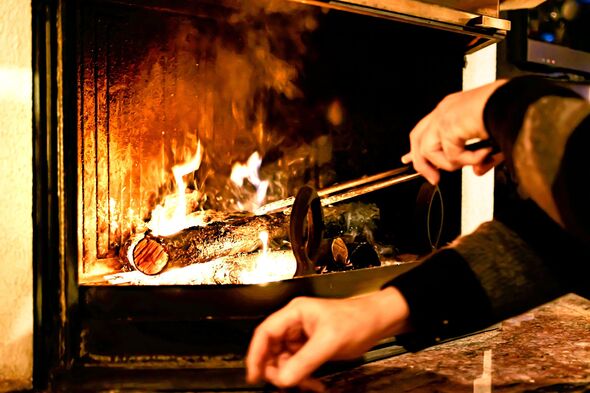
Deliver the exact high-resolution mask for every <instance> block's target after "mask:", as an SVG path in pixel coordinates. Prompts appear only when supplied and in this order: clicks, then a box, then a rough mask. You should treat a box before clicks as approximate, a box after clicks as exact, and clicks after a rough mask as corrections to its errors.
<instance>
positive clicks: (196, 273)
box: [104, 231, 297, 285]
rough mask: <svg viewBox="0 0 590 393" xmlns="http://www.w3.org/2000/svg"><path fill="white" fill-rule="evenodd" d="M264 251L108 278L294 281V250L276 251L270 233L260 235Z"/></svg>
mask: <svg viewBox="0 0 590 393" xmlns="http://www.w3.org/2000/svg"><path fill="white" fill-rule="evenodd" d="M259 236H260V241H261V244H262V250H261V251H260V252H259V253H254V254H242V255H238V256H231V257H222V258H218V259H214V260H212V261H209V262H204V263H195V264H193V265H189V266H186V267H181V268H177V269H170V270H166V271H164V272H163V273H161V274H158V275H155V276H147V275H145V274H143V273H141V272H139V271H131V272H122V273H115V274H110V275H107V276H105V277H104V278H105V280H107V282H109V283H110V284H114V285H119V284H132V285H219V284H263V283H267V282H271V281H280V280H286V279H289V278H293V277H294V276H295V271H296V269H297V262H296V260H295V256H294V255H293V253H292V252H291V251H290V250H281V251H276V250H275V251H272V250H270V248H269V245H268V240H269V239H268V238H269V235H268V232H266V231H262V232H260V235H259Z"/></svg>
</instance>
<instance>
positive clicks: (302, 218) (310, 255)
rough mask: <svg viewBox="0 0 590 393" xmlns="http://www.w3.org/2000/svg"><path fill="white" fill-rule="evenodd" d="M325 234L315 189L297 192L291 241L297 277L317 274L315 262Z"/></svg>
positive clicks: (318, 198)
mask: <svg viewBox="0 0 590 393" xmlns="http://www.w3.org/2000/svg"><path fill="white" fill-rule="evenodd" d="M323 234H324V214H323V211H322V204H321V202H320V197H319V196H318V194H317V192H316V191H315V189H314V188H313V187H310V186H303V187H301V188H300V189H299V191H298V192H297V196H296V197H295V202H294V203H293V207H292V209H291V217H290V221H289V239H290V241H291V247H292V248H293V254H294V255H295V260H296V261H297V270H296V271H295V276H305V275H309V274H313V273H315V262H316V260H317V257H318V253H319V250H320V245H321V243H322V238H323Z"/></svg>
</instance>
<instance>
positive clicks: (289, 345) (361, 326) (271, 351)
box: [246, 287, 409, 390]
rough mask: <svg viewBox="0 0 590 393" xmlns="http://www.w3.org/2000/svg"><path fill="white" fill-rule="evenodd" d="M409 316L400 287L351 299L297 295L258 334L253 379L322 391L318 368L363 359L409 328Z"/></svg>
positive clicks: (250, 358) (249, 361)
mask: <svg viewBox="0 0 590 393" xmlns="http://www.w3.org/2000/svg"><path fill="white" fill-rule="evenodd" d="M408 317H409V309H408V305H407V303H406V301H405V299H404V297H403V296H402V294H401V293H400V292H399V291H398V290H397V289H396V288H394V287H388V288H385V289H383V290H381V291H379V292H374V293H371V294H368V295H364V296H359V297H354V298H347V299H318V298H307V297H300V298H296V299H294V300H292V301H291V302H290V303H289V304H288V305H287V306H285V307H284V308H282V309H281V310H279V311H277V312H275V313H274V314H272V315H271V316H269V317H268V318H267V319H266V320H265V321H264V322H262V324H260V326H258V328H257V329H256V331H255V332H254V336H253V338H252V341H251V343H250V348H249V350H248V355H247V357H246V366H247V368H248V373H247V380H248V382H250V383H256V382H258V381H260V380H266V381H268V382H270V383H272V384H274V385H275V386H278V387H281V388H286V387H292V386H301V387H304V388H307V389H312V390H321V384H320V383H319V381H315V380H312V379H311V378H310V375H311V373H312V372H313V371H315V370H316V369H317V368H318V367H320V366H321V365H322V364H323V363H325V362H326V361H328V360H346V359H354V358H358V357H359V356H361V355H362V354H363V353H365V352H366V351H367V350H369V349H370V348H371V347H372V346H373V345H375V344H376V343H377V341H379V340H380V339H382V338H385V337H389V336H392V335H395V334H399V333H403V332H405V331H407V330H408Z"/></svg>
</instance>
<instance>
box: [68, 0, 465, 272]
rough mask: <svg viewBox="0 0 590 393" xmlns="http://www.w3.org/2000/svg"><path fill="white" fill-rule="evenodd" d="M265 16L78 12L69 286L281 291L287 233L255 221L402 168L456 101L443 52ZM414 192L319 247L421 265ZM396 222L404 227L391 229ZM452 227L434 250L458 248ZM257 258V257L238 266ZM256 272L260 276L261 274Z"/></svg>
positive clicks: (131, 8)
mask: <svg viewBox="0 0 590 393" xmlns="http://www.w3.org/2000/svg"><path fill="white" fill-rule="evenodd" d="M266 3H267V2H249V3H247V4H244V5H243V6H242V7H235V5H234V7H232V5H231V4H226V5H218V4H217V5H214V4H207V3H204V4H202V3H195V6H194V8H193V9H190V11H191V12H190V13H188V12H187V11H186V9H184V10H182V11H183V12H181V11H180V10H177V11H174V10H164V11H163V10H159V9H153V8H150V7H142V6H139V5H129V4H123V5H122V4H119V2H108V1H96V2H90V3H88V4H82V5H81V7H80V9H79V18H80V21H79V23H80V26H83V28H82V29H80V31H79V35H78V39H77V56H78V75H77V81H78V82H77V85H78V108H77V109H78V157H79V158H78V178H79V181H78V183H79V188H78V198H79V211H80V214H79V217H80V219H79V220H80V222H79V237H80V240H79V244H80V246H81V247H80V253H79V280H80V283H81V284H99V283H104V284H134V283H135V284H138V283H139V284H141V283H146V284H158V283H166V284H175V283H178V284H180V283H185V284H186V283H194V284H199V283H201V284H211V283H213V284H214V283H222V284H223V283H224V284H230V283H234V284H239V283H248V282H250V283H252V282H257V281H272V280H273V279H274V280H277V279H285V278H291V277H293V275H294V274H295V259H294V257H293V256H292V255H291V253H290V252H289V247H288V243H289V238H288V236H287V232H286V231H285V228H286V227H287V226H288V221H289V217H288V215H285V214H283V213H278V214H275V215H272V216H268V215H259V216H258V219H254V218H253V217H252V214H256V213H257V211H259V210H260V209H261V208H262V209H264V205H265V204H268V203H271V202H276V201H277V200H281V199H284V198H287V197H290V196H294V195H295V194H296V192H297V190H298V189H299V188H300V187H301V186H303V185H305V184H308V185H312V186H313V187H315V188H316V189H318V190H321V189H324V188H326V187H329V186H333V185H334V184H341V183H343V182H346V181H350V180H353V179H356V178H360V177H363V176H369V175H375V174H379V173H381V172H384V171H387V170H391V169H396V168H400V167H401V166H402V165H401V163H400V162H399V157H401V155H402V154H403V153H404V152H405V150H407V148H408V142H407V133H408V132H409V130H410V129H411V128H412V126H413V124H415V122H416V121H417V120H418V119H419V118H420V117H421V116H423V115H424V114H425V113H426V112H427V111H428V110H429V109H431V108H432V107H433V105H435V104H436V102H437V101H438V100H439V99H440V98H441V97H442V96H444V95H445V94H446V93H448V92H449V91H455V90H459V89H460V86H461V68H462V62H463V53H464V48H463V45H464V42H460V43H459V44H457V43H456V42H454V41H456V38H455V37H452V35H446V36H445V35H443V38H440V37H435V35H433V34H432V32H431V31H429V30H425V29H424V30H416V29H415V28H413V27H412V26H407V25H399V24H395V23H391V22H390V21H386V20H380V19H375V18H367V17H365V16H360V15H355V14H352V13H346V12H340V11H335V10H331V11H329V12H325V11H324V12H322V9H321V8H318V7H312V6H306V5H301V4H298V3H291V2H278V3H277V4H274V3H273V6H271V7H270V8H269V7H268V5H267V4H266ZM265 7H266V8H265ZM273 7H274V8H273ZM436 35H437V36H440V35H441V33H439V32H437V33H436ZM408 36H413V39H412V40H408V39H407V37H408ZM417 52H418V53H417ZM425 54H427V55H425ZM435 65H436V66H435ZM441 75H444V78H443V77H441ZM412 183H415V184H409V185H403V186H396V187H395V188H394V189H391V190H387V191H384V192H382V193H377V194H376V195H370V196H368V197H366V198H356V199H354V200H353V201H351V202H348V201H347V203H343V204H339V205H337V206H336V205H334V206H328V207H325V208H324V209H325V217H326V220H327V222H326V226H327V227H328V228H329V229H332V231H331V232H332V233H328V234H327V235H328V237H329V238H330V239H331V240H334V239H335V238H336V237H337V238H339V239H340V240H342V239H345V242H346V243H348V244H347V247H348V248H349V250H348V251H349V252H350V253H353V252H355V249H356V248H358V247H359V245H361V244H364V245H365V247H366V252H369V253H370V254H372V253H375V254H376V255H374V258H375V259H384V260H385V259H386V260H388V261H390V262H403V261H406V262H407V261H409V260H415V259H416V258H417V257H418V256H420V254H424V253H426V252H428V251H430V250H431V248H429V247H423V246H424V244H425V243H427V239H424V238H420V237H426V236H427V233H428V232H429V231H432V232H435V233H433V234H432V235H431V237H435V238H436V237H437V236H436V235H438V232H440V228H439V227H440V225H439V226H438V227H437V225H436V224H433V223H430V226H431V227H432V228H427V227H426V221H424V220H428V219H429V217H426V218H424V220H422V221H420V222H419V223H417V222H416V220H417V218H416V214H418V213H416V212H414V210H415V209H414V206H415V205H416V199H417V197H418V194H419V191H420V187H421V186H422V185H423V183H424V182H423V181H421V180H419V179H417V180H415V181H412ZM452 187H456V184H455V185H453V186H451V187H450V188H452ZM443 188H444V187H443ZM444 191H445V192H448V193H449V194H453V193H455V192H454V191H452V190H449V191H447V190H444ZM433 197H436V198H439V199H441V198H442V197H441V196H440V194H436V195H434V196H433ZM451 198H452V199H455V200H456V199H457V195H456V193H455V195H452V197H451ZM447 199H448V198H447ZM428 202H429V203H430V202H432V201H430V200H428ZM434 204H435V208H437V207H438V206H439V204H438V202H435V203H434ZM447 204H448V205H449V207H448V209H447V210H448V212H452V209H453V208H455V209H456V206H452V205H453V204H452V202H449V201H447ZM455 205H456V204H455ZM394 210H399V211H402V210H403V211H407V212H411V214H405V217H404V215H401V214H397V216H398V217H395V218H391V219H389V218H387V217H386V216H387V215H388V214H395V213H394ZM431 215H433V216H435V215H436V214H434V213H433V211H431ZM455 215H456V212H455ZM448 217H452V213H451V214H450V215H448ZM422 218H423V217H420V218H419V219H422ZM430 218H432V221H433V222H434V221H437V222H440V221H441V218H439V217H430ZM270 219H272V220H270ZM447 219H448V218H447ZM270 221H272V223H271V222H270ZM343 221H346V222H343ZM453 221H454V222H453ZM224 222H225V223H226V224H225V225H224V224H222V223H224ZM456 222H457V221H456V217H455V220H453V219H448V223H444V225H445V231H444V232H445V233H444V235H442V234H441V235H439V236H438V237H440V236H443V237H444V239H442V241H441V239H435V240H432V239H430V241H429V243H430V244H432V243H437V245H438V243H441V244H443V243H444V240H445V239H449V238H451V237H452V236H454V235H456V233H457V226H456ZM230 223H231V224H230ZM440 224H441V225H442V224H443V222H440ZM215 225H217V227H215V228H213V227H214V226H215ZM420 226H422V228H420ZM243 227H244V228H243ZM248 227H251V229H247V228H248ZM205 228H207V229H205ZM447 228H449V229H447ZM259 232H263V236H267V237H268V234H270V239H268V240H266V241H265V242H263V241H261V240H260V239H259ZM408 232H409V233H411V236H407V235H404V234H405V233H408ZM420 232H421V233H420ZM223 233H227V235H223ZM238 233H239V235H238ZM264 233H266V234H267V235H264ZM396 234H397V235H396ZM412 236H413V237H414V239H411V237H412ZM263 243H264V244H263ZM267 244H268V247H267ZM418 244H420V245H421V247H418V246H417V245H418ZM263 247H267V248H266V249H267V250H268V251H266V252H267V254H268V255H267V256H266V257H263V256H261V255H256V256H255V257H248V256H247V255H243V254H244V253H247V252H252V251H256V250H258V251H257V254H260V253H261V252H262V251H260V250H262V249H263ZM284 250H286V252H282V251H284ZM366 252H365V253H366ZM361 253H362V252H361ZM324 254H325V253H324ZM272 257H274V258H272ZM366 257H367V258H371V257H373V256H372V255H368V256H366ZM220 258H222V259H220ZM265 258H266V259H268V260H269V261H270V259H271V258H272V262H268V261H267V262H266V265H267V268H266V271H264V267H263V266H262V265H264V264H263V263H258V264H257V263H256V261H257V260H258V261H261V260H264V259H265ZM331 262H334V261H331ZM194 264H200V265H201V266H192V265H194ZM345 264H348V265H349V266H350V265H351V262H350V260H348V259H347V261H346V262H345ZM228 265H231V268H228ZM324 265H327V266H332V265H334V263H326V264H324ZM174 266H175V267H177V269H171V267H174ZM189 266H190V268H189ZM254 266H259V267H258V269H259V270H260V269H262V271H258V272H257V271H255V268H254ZM179 267H182V268H184V269H181V270H178V268H179ZM352 267H354V266H352ZM344 268H345V266H343V267H342V269H344ZM171 270H174V271H171ZM323 270H326V266H324V269H323ZM332 270H334V269H332ZM277 271H282V273H277ZM191 275H195V277H194V278H191V277H190V276H191ZM156 276H157V277H156Z"/></svg>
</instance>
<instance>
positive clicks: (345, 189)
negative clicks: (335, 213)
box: [254, 166, 421, 215]
mask: <svg viewBox="0 0 590 393" xmlns="http://www.w3.org/2000/svg"><path fill="white" fill-rule="evenodd" d="M409 169H410V167H408V166H405V167H401V168H396V169H393V170H389V171H385V172H381V173H377V174H375V175H372V176H367V177H362V178H360V179H355V180H351V181H348V182H345V183H342V184H337V185H335V186H331V187H328V188H324V189H322V190H319V191H318V195H319V196H320V198H321V203H322V206H327V205H331V204H333V203H337V202H342V201H344V200H347V199H350V198H354V197H357V196H360V195H364V194H368V193H369V192H373V191H377V190H381V189H383V188H387V187H390V186H392V185H394V184H398V183H403V182H406V181H410V180H412V179H415V178H417V177H420V176H421V175H420V174H419V173H405V172H407V171H408V170H409ZM294 201H295V197H288V198H285V199H281V200H278V201H274V202H271V203H267V204H266V205H264V206H261V207H259V208H258V209H256V210H255V212H254V213H255V214H256V215H261V214H269V213H278V212H281V211H286V210H287V209H290V208H291V206H293V202H294Z"/></svg>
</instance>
